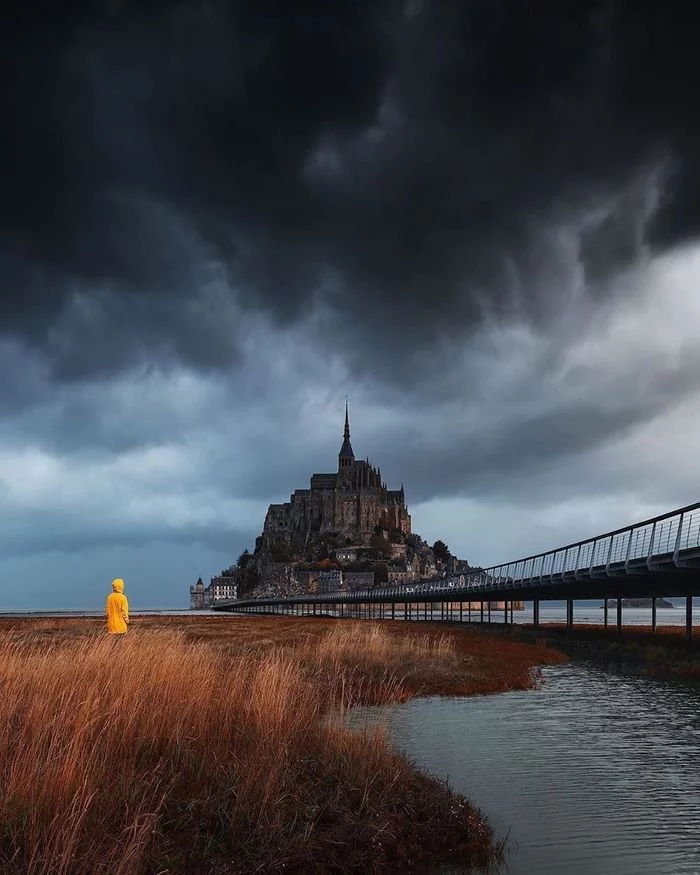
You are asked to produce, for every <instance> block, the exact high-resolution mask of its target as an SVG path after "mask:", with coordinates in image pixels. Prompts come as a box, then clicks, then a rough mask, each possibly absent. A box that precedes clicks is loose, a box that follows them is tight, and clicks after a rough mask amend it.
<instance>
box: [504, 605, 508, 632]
mask: <svg viewBox="0 0 700 875" xmlns="http://www.w3.org/2000/svg"><path fill="white" fill-rule="evenodd" d="M503 622H504V623H505V625H506V626H507V625H508V602H507V601H505V600H504V602H503Z"/></svg>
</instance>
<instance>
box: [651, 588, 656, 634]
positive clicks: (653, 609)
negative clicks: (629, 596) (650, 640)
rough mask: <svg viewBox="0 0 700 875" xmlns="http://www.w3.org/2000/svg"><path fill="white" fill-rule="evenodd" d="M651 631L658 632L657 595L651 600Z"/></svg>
mask: <svg viewBox="0 0 700 875" xmlns="http://www.w3.org/2000/svg"><path fill="white" fill-rule="evenodd" d="M651 631H652V632H656V596H654V598H653V599H652V600H651Z"/></svg>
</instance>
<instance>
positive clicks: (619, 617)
mask: <svg viewBox="0 0 700 875" xmlns="http://www.w3.org/2000/svg"><path fill="white" fill-rule="evenodd" d="M617 634H618V635H622V598H621V596H618V597H617Z"/></svg>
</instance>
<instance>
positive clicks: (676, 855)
mask: <svg viewBox="0 0 700 875" xmlns="http://www.w3.org/2000/svg"><path fill="white" fill-rule="evenodd" d="M543 673H544V676H545V678H546V681H545V685H544V687H543V688H542V689H541V690H538V691H527V692H515V693H506V694H504V695H499V696H487V697H474V698H461V699H460V698H448V699H441V698H430V699H416V700H414V701H411V702H408V703H407V704H405V705H400V706H397V707H395V708H391V709H388V710H385V711H384V712H383V713H382V714H381V719H385V720H386V721H387V724H388V730H389V737H390V738H391V739H392V741H393V742H394V743H395V744H396V746H397V747H399V748H400V749H401V750H403V751H404V752H405V753H406V754H407V755H408V756H409V757H410V758H411V759H413V760H415V761H416V763H417V764H418V765H419V767H420V768H422V769H423V770H424V771H426V772H429V773H431V774H433V775H438V776H440V777H445V778H447V779H448V780H449V781H450V784H451V785H452V786H453V787H454V788H455V789H457V790H459V791H461V792H463V793H464V794H465V795H466V796H468V797H469V798H470V799H471V800H472V802H473V803H474V804H475V805H477V806H478V807H480V808H481V810H482V811H483V812H484V813H485V814H486V815H487V817H488V818H489V820H490V821H491V823H492V825H493V826H494V828H495V829H496V831H497V833H499V834H500V835H505V834H506V833H509V851H510V853H509V858H508V867H507V871H508V872H510V873H513V875H518V873H528V875H531V873H567V875H568V873H571V875H608V873H611V875H612V873H614V875H637V873H649V875H666V873H668V875H683V873H688V875H689V873H700V690H697V689H688V688H684V687H679V686H672V685H670V684H664V683H659V682H656V681H652V680H650V679H647V678H639V677H626V676H619V675H615V674H608V673H605V672H603V671H600V670H598V669H595V668H588V667H586V666H583V665H581V664H571V665H565V666H556V667H552V668H547V669H544V671H543ZM378 714H379V712H378V709H372V708H365V709H358V710H357V711H356V712H355V713H354V714H353V717H352V723H353V725H355V726H357V725H362V724H363V723H366V722H367V720H370V721H374V720H376V719H377V718H378Z"/></svg>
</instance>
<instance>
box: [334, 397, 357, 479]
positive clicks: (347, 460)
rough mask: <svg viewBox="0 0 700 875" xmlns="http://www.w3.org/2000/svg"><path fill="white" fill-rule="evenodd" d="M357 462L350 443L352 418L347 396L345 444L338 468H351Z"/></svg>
mask: <svg viewBox="0 0 700 875" xmlns="http://www.w3.org/2000/svg"><path fill="white" fill-rule="evenodd" d="M354 464H355V454H354V453H353V451H352V445H351V444H350V420H349V418H348V398H347V395H346V396H345V429H344V431H343V445H342V447H341V448H340V452H339V453H338V470H339V471H341V470H343V469H351V468H352V467H353V465H354Z"/></svg>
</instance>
